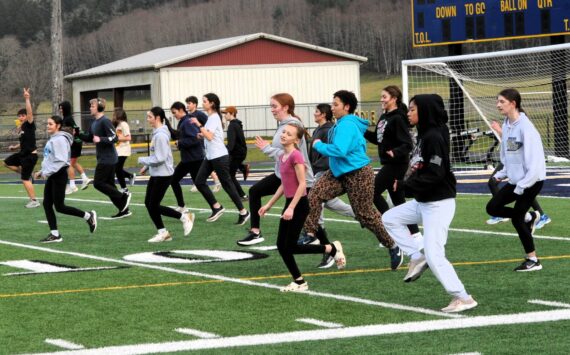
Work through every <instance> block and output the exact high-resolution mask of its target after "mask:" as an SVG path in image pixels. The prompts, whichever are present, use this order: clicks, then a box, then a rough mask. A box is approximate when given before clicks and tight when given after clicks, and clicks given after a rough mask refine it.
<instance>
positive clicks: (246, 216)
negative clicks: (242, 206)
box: [235, 211, 250, 226]
mask: <svg viewBox="0 0 570 355" xmlns="http://www.w3.org/2000/svg"><path fill="white" fill-rule="evenodd" d="M249 217H250V214H249V212H247V211H246V212H245V214H243V215H242V214H240V215H239V217H238V220H237V222H236V223H235V224H236V225H238V226H243V225H244V224H245V222H247V221H249Z"/></svg>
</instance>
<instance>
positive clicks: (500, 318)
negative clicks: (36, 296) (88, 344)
mask: <svg viewBox="0 0 570 355" xmlns="http://www.w3.org/2000/svg"><path fill="white" fill-rule="evenodd" d="M566 320H570V309H564V310H552V311H542V312H528V313H516V314H501V315H494V316H478V317H472V318H463V319H440V320H429V321H419V322H407V323H392V324H372V325H362V326H356V327H345V328H335V329H317V330H303V331H295V332H285V333H269V334H253V335H239V336H234V337H227V338H217V339H196V340H186V341H173V342H166V343H147V344H135V345H122V346H109V347H105V348H97V349H84V350H76V351H60V352H52V353H43V354H42V355H48V354H75V355H103V354H151V353H165V352H174V351H189V350H202V349H225V348H230V347H238V346H256V345H269V344H284V343H299V342H304V341H315V340H329V339H347V338H356V337H366V336H379V335H386V334H406V333H422V332H432V331H436V330H451V329H466V328H481V327H490V326H505V325H516V324H532V323H544V322H555V321H566ZM36 355H39V354H36Z"/></svg>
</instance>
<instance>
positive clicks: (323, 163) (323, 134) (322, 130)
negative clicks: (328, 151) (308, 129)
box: [309, 121, 334, 175]
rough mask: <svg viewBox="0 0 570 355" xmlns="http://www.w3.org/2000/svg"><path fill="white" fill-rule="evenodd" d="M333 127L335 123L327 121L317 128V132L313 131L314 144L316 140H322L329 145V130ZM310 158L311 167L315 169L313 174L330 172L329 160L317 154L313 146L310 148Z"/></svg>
mask: <svg viewBox="0 0 570 355" xmlns="http://www.w3.org/2000/svg"><path fill="white" fill-rule="evenodd" d="M333 125H334V123H332V122H331V121H327V122H325V123H323V124H322V125H320V126H318V127H317V128H315V130H314V131H313V139H312V142H314V141H315V140H316V139H320V140H321V141H322V142H323V143H328V142H329V130H330V129H331V128H332V126H333ZM312 142H311V143H312ZM309 156H310V158H311V166H312V167H313V173H314V174H315V175H316V174H317V173H320V172H322V171H327V170H329V158H328V157H325V156H324V155H322V154H321V153H319V152H317V151H316V150H315V149H314V148H313V146H312V145H311V146H309Z"/></svg>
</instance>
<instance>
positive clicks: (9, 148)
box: [8, 145, 18, 150]
mask: <svg viewBox="0 0 570 355" xmlns="http://www.w3.org/2000/svg"><path fill="white" fill-rule="evenodd" d="M17 147H18V146H17V145H11V146H9V147H8V150H16V148H17Z"/></svg>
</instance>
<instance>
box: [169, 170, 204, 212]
mask: <svg viewBox="0 0 570 355" xmlns="http://www.w3.org/2000/svg"><path fill="white" fill-rule="evenodd" d="M200 165H202V160H196V161H187V162H180V163H178V165H176V168H174V175H172V181H171V182H170V186H172V192H174V197H176V204H177V205H178V206H179V207H184V195H183V194H182V186H180V181H181V180H182V179H183V178H184V177H185V176H186V175H187V174H188V173H190V176H191V177H192V181H194V183H196V177H197V176H198V171H199V170H200Z"/></svg>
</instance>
